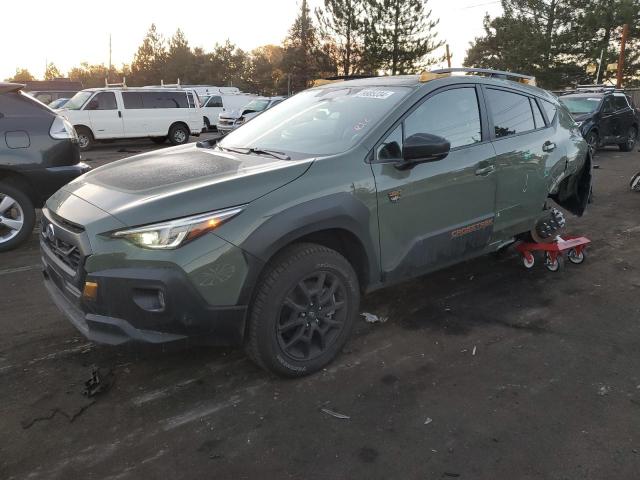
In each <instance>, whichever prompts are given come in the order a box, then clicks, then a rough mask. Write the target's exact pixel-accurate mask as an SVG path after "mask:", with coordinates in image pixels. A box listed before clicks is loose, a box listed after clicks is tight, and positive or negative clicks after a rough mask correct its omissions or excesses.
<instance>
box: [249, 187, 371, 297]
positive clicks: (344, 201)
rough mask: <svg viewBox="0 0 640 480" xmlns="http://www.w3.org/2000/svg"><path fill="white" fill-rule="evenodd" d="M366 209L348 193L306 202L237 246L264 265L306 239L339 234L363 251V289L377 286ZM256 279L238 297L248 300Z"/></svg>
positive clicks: (256, 231)
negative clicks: (349, 237) (365, 274)
mask: <svg viewBox="0 0 640 480" xmlns="http://www.w3.org/2000/svg"><path fill="white" fill-rule="evenodd" d="M375 214H376V213H375V210H374V211H371V210H370V209H369V208H367V206H366V205H365V204H364V203H363V202H361V201H360V200H358V199H357V198H355V197H354V196H353V195H352V194H350V193H347V192H341V193H335V194H331V195H328V196H324V197H321V198H316V199H313V200H309V201H306V202H303V203H300V204H297V205H295V206H292V207H290V208H287V209H285V210H282V211H281V212H278V213H277V214H275V215H273V216H271V217H270V218H269V219H268V220H266V221H265V222H264V223H263V224H262V225H260V226H259V227H258V228H256V229H255V230H254V231H253V232H252V233H251V234H250V235H249V236H248V237H247V238H246V239H245V240H244V241H243V242H242V244H241V245H238V246H239V247H240V248H242V250H244V251H245V252H247V253H249V254H250V255H252V256H254V257H256V258H258V259H259V260H260V261H261V262H264V263H263V264H266V263H267V262H268V261H269V260H270V259H271V258H272V257H273V256H274V255H275V254H276V253H278V252H279V251H280V250H282V249H283V248H284V247H286V246H287V245H290V244H291V243H294V242H295V241H296V240H299V239H302V238H304V237H307V236H309V235H312V234H315V233H319V232H323V231H327V230H342V231H346V232H348V233H350V234H351V235H352V236H353V237H355V238H356V239H357V240H358V242H359V243H360V246H361V247H362V250H363V253H364V256H365V261H366V269H367V272H368V278H367V279H366V285H362V287H365V288H366V287H367V285H369V284H372V283H378V282H379V278H378V277H379V270H380V269H379V263H378V255H377V251H376V249H375V248H374V241H375V242H377V239H374V238H372V237H371V233H370V232H369V226H370V224H371V216H372V215H375ZM258 276H259V272H251V274H250V277H252V278H248V279H247V282H246V283H245V285H246V287H245V289H243V292H242V294H241V297H243V300H246V299H247V296H246V295H247V294H248V292H246V291H244V290H246V289H247V288H248V287H250V286H251V287H252V286H253V284H255V281H256V280H257V277H258Z"/></svg>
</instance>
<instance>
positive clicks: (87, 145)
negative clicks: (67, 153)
mask: <svg viewBox="0 0 640 480" xmlns="http://www.w3.org/2000/svg"><path fill="white" fill-rule="evenodd" d="M76 133H77V134H78V146H79V147H80V150H81V151H83V152H84V151H87V150H91V147H93V144H94V138H93V134H92V133H91V130H89V129H88V128H87V127H76Z"/></svg>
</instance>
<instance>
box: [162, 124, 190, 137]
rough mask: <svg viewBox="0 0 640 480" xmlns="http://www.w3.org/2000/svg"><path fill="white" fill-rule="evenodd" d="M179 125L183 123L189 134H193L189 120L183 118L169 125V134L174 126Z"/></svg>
mask: <svg viewBox="0 0 640 480" xmlns="http://www.w3.org/2000/svg"><path fill="white" fill-rule="evenodd" d="M178 125H182V126H183V127H184V128H186V129H187V133H188V134H189V135H191V129H190V128H189V125H188V124H187V122H185V121H183V120H177V121H175V122H173V123H172V124H171V125H169V130H167V136H169V135H170V134H171V129H172V128H173V127H176V126H178Z"/></svg>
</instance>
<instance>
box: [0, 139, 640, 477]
mask: <svg viewBox="0 0 640 480" xmlns="http://www.w3.org/2000/svg"><path fill="white" fill-rule="evenodd" d="M150 148H156V147H155V146H151V144H150V143H147V142H138V143H131V142H130V143H126V144H119V143H118V144H110V145H106V146H102V147H100V148H98V149H96V150H94V151H91V152H89V153H88V154H86V155H85V157H86V158H87V159H89V163H91V164H93V165H100V164H104V163H106V162H109V161H112V160H115V159H117V158H122V157H125V156H127V155H130V154H132V153H134V152H137V151H142V150H147V149H150ZM119 150H124V151H119ZM597 163H598V164H599V165H600V169H598V170H595V172H594V173H595V177H596V187H595V200H594V201H595V203H594V204H593V205H592V206H591V208H590V210H589V211H588V213H587V215H586V216H585V217H583V218H581V219H576V218H574V217H569V218H568V220H569V232H568V233H577V234H585V235H588V236H590V237H591V238H592V239H593V245H592V247H591V249H590V251H589V258H588V260H587V262H585V264H583V265H581V266H575V265H566V267H565V268H564V270H562V271H560V272H558V273H550V272H547V271H546V269H545V268H544V267H543V266H542V265H537V266H536V267H535V268H534V269H533V270H531V271H525V270H524V269H523V267H522V265H521V262H520V261H519V260H518V258H517V257H516V256H515V254H514V253H513V252H510V253H507V254H505V255H503V256H501V257H500V258H495V257H485V258H481V259H478V260H475V261H471V262H468V263H465V264H462V265H459V266H457V267H454V268H450V269H447V270H445V271H442V272H439V273H437V274H434V275H430V276H427V277H424V278H420V279H417V280H414V281H411V282H408V283H406V284H403V285H400V286H398V287H395V288H391V289H387V290H383V291H380V292H376V293H374V294H371V295H369V296H368V297H366V298H365V299H364V304H363V306H362V311H363V312H371V313H375V314H378V315H382V316H385V317H388V321H387V322H385V323H379V324H369V323H366V322H365V321H364V319H363V318H361V320H360V321H359V322H358V325H357V328H356V332H355V336H354V338H353V339H352V341H351V342H350V343H349V344H348V345H347V347H346V350H345V351H344V352H343V354H342V355H341V356H340V357H339V358H338V359H337V361H335V362H334V363H333V364H332V365H331V366H330V367H329V368H327V369H326V370H325V371H323V372H320V373H319V374H316V375H314V376H311V377H308V378H304V379H301V380H294V381H291V380H289V381H287V380H282V379H278V378H273V377H271V376H269V375H268V374H266V373H265V372H263V371H261V370H259V369H258V368H256V367H255V366H254V365H253V364H252V363H250V362H249V361H248V360H247V359H246V358H245V357H244V355H243V353H242V352H241V351H236V350H229V349H205V348H198V349H190V350H181V351H164V350H162V349H151V348H144V349H140V348H131V347H123V348H113V347H103V346H98V345H94V344H92V343H90V342H88V341H87V340H85V339H84V338H83V337H81V336H80V335H79V334H78V332H77V331H76V330H75V329H74V328H73V327H72V326H71V324H70V323H69V322H68V321H67V320H65V319H64V318H63V317H62V315H61V314H60V313H58V311H57V310H56V308H55V307H54V305H53V304H52V303H51V301H50V300H49V298H48V297H47V294H46V292H45V290H44V287H43V286H42V282H41V273H40V270H39V254H38V246H37V233H34V235H33V237H32V239H31V241H30V242H29V243H28V244H27V245H26V246H24V247H22V248H20V249H19V250H17V251H14V252H12V253H5V254H0V292H1V295H0V328H1V330H0V331H1V332H2V334H1V335H0V412H1V413H0V432H1V434H0V478H3V479H13V478H16V479H18V478H20V479H22V478H31V479H73V478H82V479H92V478H100V479H102V478H109V479H142V478H144V479H150V478H216V479H242V478H260V479H266V478H268V479H271V478H275V479H283V478H295V479H325V478H331V479H354V478H366V479H392V478H397V479H440V478H460V479H545V480H556V479H557V480H561V479H580V480H584V479H617V480H619V479H637V478H640V368H639V365H640V349H639V348H638V345H639V344H640V312H639V311H640V264H639V262H638V259H639V258H640V194H638V193H632V192H630V191H629V188H628V180H629V177H630V176H631V174H632V173H633V172H634V171H636V170H638V169H640V154H639V153H637V152H635V153H626V154H625V153H619V152H617V151H616V150H614V149H611V150H608V151H604V152H600V154H599V156H598V158H597ZM93 366H98V367H100V368H101V374H102V380H103V381H104V382H106V384H105V385H106V387H107V388H106V390H105V391H104V392H103V393H101V394H99V395H96V396H95V397H93V398H91V399H88V398H87V397H85V396H83V394H82V392H83V389H84V382H85V381H86V380H88V379H89V378H90V377H91V373H92V367H93ZM109 371H110V372H111V374H110V375H109ZM323 409H328V410H329V411H330V412H337V413H339V414H342V415H344V416H346V417H348V418H336V417H335V416H333V415H331V414H330V413H326V411H323Z"/></svg>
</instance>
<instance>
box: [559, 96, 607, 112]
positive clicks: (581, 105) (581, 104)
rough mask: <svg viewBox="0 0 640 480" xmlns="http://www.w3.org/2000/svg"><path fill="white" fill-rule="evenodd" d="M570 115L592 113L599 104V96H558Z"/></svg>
mask: <svg viewBox="0 0 640 480" xmlns="http://www.w3.org/2000/svg"><path fill="white" fill-rule="evenodd" d="M558 100H560V103H562V104H563V105H564V106H565V107H567V109H568V110H569V112H571V114H572V115H584V114H585V113H592V112H594V111H595V110H596V108H598V105H599V104H600V100H601V99H600V98H599V97H560V98H558Z"/></svg>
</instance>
